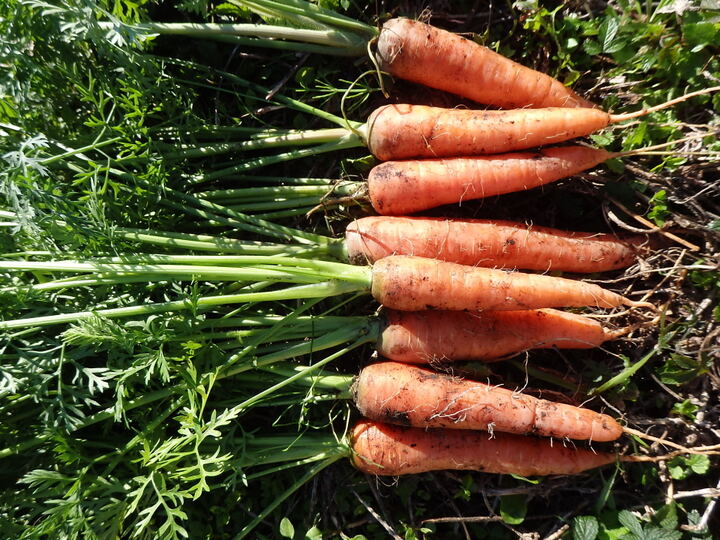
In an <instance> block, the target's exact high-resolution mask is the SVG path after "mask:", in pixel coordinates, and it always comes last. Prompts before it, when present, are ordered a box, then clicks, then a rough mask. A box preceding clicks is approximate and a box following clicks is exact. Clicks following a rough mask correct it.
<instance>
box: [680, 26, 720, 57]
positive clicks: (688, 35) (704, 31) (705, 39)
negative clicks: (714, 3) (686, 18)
mask: <svg viewBox="0 0 720 540" xmlns="http://www.w3.org/2000/svg"><path fill="white" fill-rule="evenodd" d="M718 28H719V26H718V25H717V24H713V23H711V22H699V23H694V24H693V23H691V24H686V25H685V26H683V37H684V38H685V41H687V43H688V45H690V47H691V52H698V51H701V50H702V49H703V48H705V47H706V46H707V45H717V39H718V37H719V36H720V31H719V30H718Z"/></svg>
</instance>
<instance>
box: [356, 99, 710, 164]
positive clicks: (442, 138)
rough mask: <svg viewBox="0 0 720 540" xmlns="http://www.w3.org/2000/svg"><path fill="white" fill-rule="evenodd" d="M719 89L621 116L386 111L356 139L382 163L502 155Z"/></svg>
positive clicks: (563, 110) (403, 107)
mask: <svg viewBox="0 0 720 540" xmlns="http://www.w3.org/2000/svg"><path fill="white" fill-rule="evenodd" d="M718 89H720V87H712V88H707V89H705V90H700V91H698V92H691V93H689V94H686V95H684V96H682V97H679V98H676V99H673V100H670V101H667V102H665V103H662V104H660V105H656V106H654V107H648V108H645V109H641V110H639V111H635V112H632V113H626V114H609V113H607V112H605V111H602V110H600V109H588V108H568V107H549V108H546V109H511V110H506V111H477V110H468V109H443V108H440V107H428V106H425V105H408V104H398V105H385V106H382V107H380V108H378V109H376V110H375V111H373V112H372V113H371V115H370V117H369V118H368V121H367V123H366V124H365V125H364V126H363V127H362V128H361V129H360V130H359V134H360V135H361V136H362V137H363V139H364V141H365V143H366V144H367V146H368V148H369V149H370V151H371V152H372V153H373V155H374V156H375V157H377V158H378V159H380V160H382V161H388V160H396V159H408V158H416V157H422V158H442V157H466V156H476V155H484V154H503V153H506V152H513V151H515V150H524V149H527V148H534V147H537V146H545V145H550V144H555V143H559V142H563V141H568V140H570V139H575V138H577V137H584V136H586V135H589V134H591V133H593V132H595V131H598V130H600V129H603V128H605V127H607V126H609V125H610V124H615V123H618V122H623V121H625V120H630V119H632V118H637V117H640V116H644V115H646V114H649V113H651V112H655V111H658V110H661V109H664V108H667V107H670V106H672V105H675V104H677V103H681V102H683V101H685V100H687V99H689V98H691V97H693V96H698V95H701V94H707V93H710V92H714V91H716V90H718Z"/></svg>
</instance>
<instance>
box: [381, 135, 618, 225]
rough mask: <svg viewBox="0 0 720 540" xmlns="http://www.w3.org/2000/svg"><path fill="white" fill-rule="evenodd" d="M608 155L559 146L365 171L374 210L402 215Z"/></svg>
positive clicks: (509, 188)
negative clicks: (536, 150) (533, 150)
mask: <svg viewBox="0 0 720 540" xmlns="http://www.w3.org/2000/svg"><path fill="white" fill-rule="evenodd" d="M612 156H613V154H611V153H609V152H606V151H605V150H601V149H597V148H589V147H586V146H561V147H555V148H547V149H542V150H539V151H538V152H516V153H509V154H500V155H493V156H472V157H455V158H445V159H439V158H438V159H422V160H402V161H387V162H385V163H380V164H379V165H377V166H375V167H373V168H372V170H371V171H370V174H369V175H368V180H367V181H368V191H369V195H370V201H371V203H372V205H373V208H374V209H375V211H376V212H377V213H378V214H382V215H386V216H402V215H407V214H412V213H415V212H419V211H421V210H426V209H428V208H434V207H436V206H441V205H444V204H458V203H462V202H464V201H471V200H475V199H482V198H485V197H493V196H496V195H502V194H504V193H513V192H516V191H524V190H528V189H532V188H536V187H539V186H543V185H545V184H549V183H550V182H555V181H557V180H560V179H562V178H567V177H569V176H573V175H575V174H578V173H581V172H583V171H586V170H588V169H591V168H592V167H594V166H596V165H598V164H600V163H602V162H604V161H606V160H607V159H609V158H610V157H612Z"/></svg>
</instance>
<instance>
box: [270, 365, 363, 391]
mask: <svg viewBox="0 0 720 540" xmlns="http://www.w3.org/2000/svg"><path fill="white" fill-rule="evenodd" d="M309 367H313V366H289V365H282V364H274V365H271V366H262V367H261V369H262V370H263V371H266V372H268V373H272V374H273V375H277V376H279V377H282V378H283V379H292V381H293V382H297V383H298V384H301V385H302V386H306V387H309V388H321V389H323V390H334V391H336V392H338V394H337V396H336V397H337V399H350V398H351V397H352V396H351V395H350V389H351V387H352V384H353V381H354V380H355V377H354V376H353V375H338V374H336V373H328V372H320V373H313V372H312V371H311V370H309V369H308V368H309Z"/></svg>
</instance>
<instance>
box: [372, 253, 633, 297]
mask: <svg viewBox="0 0 720 540" xmlns="http://www.w3.org/2000/svg"><path fill="white" fill-rule="evenodd" d="M371 289H372V295H373V297H374V298H375V299H376V300H377V301H378V302H380V303H381V304H383V305H384V306H386V307H389V308H391V309H397V310H401V311H421V310H426V309H445V310H454V311H463V310H469V311H479V310H501V311H512V310H519V309H537V308H545V307H582V306H596V307H602V308H612V307H618V306H621V305H624V304H626V305H633V304H639V303H637V302H632V301H631V300H628V299H627V298H625V297H623V296H620V295H619V294H616V293H613V292H611V291H608V290H605V289H603V288H602V287H599V286H597V285H594V284H591V283H584V282H582V281H576V280H571V279H565V278H557V277H552V276H545V275H535V274H523V273H520V272H505V271H503V270H494V269H490V268H477V267H473V266H465V265H461V264H456V263H450V262H444V261H436V260H433V259H426V258H422V257H411V256H403V255H397V256H392V257H386V258H384V259H381V260H379V261H378V262H376V263H375V264H374V265H373V269H372V287H371ZM643 304H644V303H643Z"/></svg>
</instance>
